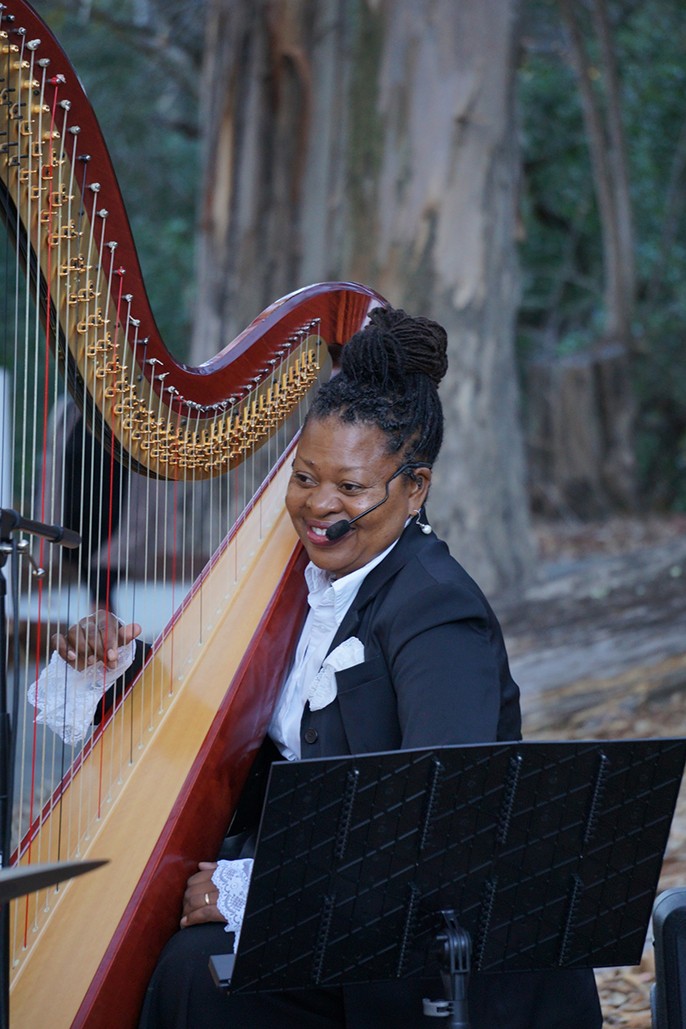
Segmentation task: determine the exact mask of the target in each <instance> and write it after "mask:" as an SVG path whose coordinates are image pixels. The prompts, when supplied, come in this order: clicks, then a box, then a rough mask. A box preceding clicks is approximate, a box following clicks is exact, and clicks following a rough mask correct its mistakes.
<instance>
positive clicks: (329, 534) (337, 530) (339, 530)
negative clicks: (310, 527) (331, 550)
mask: <svg viewBox="0 0 686 1029" xmlns="http://www.w3.org/2000/svg"><path fill="white" fill-rule="evenodd" d="M349 529H350V522H349V521H347V520H346V519H345V518H342V519H341V521H340V522H334V523H333V525H330V526H329V528H328V529H327V530H326V538H327V539H328V540H339V539H340V538H341V536H345V534H346V532H348V530H349Z"/></svg>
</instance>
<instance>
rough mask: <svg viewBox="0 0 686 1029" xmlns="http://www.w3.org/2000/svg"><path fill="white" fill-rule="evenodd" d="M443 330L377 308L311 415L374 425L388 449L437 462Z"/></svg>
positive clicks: (444, 346)
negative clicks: (385, 440) (382, 435)
mask: <svg viewBox="0 0 686 1029" xmlns="http://www.w3.org/2000/svg"><path fill="white" fill-rule="evenodd" d="M447 343H448V340H447V336H446V332H445V329H444V328H443V327H442V326H441V325H439V324H438V323H437V322H434V321H431V320H430V319H429V318H421V317H420V318H412V317H411V316H410V315H408V314H406V312H405V311H402V310H400V309H394V308H392V307H377V308H375V309H374V310H373V311H372V313H371V315H370V318H369V323H368V324H367V325H366V326H365V328H364V329H361V330H360V331H359V332H356V333H355V335H354V336H353V337H352V338H351V339H350V341H349V342H348V343H346V345H345V346H344V347H343V351H342V356H341V370H340V372H339V373H338V374H337V375H335V376H334V377H333V378H332V379H330V380H329V381H328V382H325V383H324V384H323V385H322V386H321V387H320V388H319V390H318V392H317V393H316V395H315V397H314V400H313V402H312V405H311V407H310V410H309V413H308V415H307V419H308V420H310V419H320V418H326V417H328V416H329V415H336V417H337V418H340V419H341V421H343V422H366V423H368V424H372V425H376V426H377V427H378V428H379V429H381V431H382V432H383V433H385V435H386V436H387V437H388V449H389V452H390V453H398V452H401V456H402V459H403V460H405V461H409V460H415V459H417V460H422V461H426V462H427V463H428V464H433V462H434V461H435V460H436V457H437V456H438V452H439V450H440V448H441V443H442V441H443V409H442V407H441V401H440V400H439V397H438V385H439V383H440V381H441V379H442V378H443V376H444V375H445V372H446V369H447V367H448V359H447V357H446V350H447Z"/></svg>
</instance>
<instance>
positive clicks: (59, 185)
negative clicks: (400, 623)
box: [0, 0, 383, 1029]
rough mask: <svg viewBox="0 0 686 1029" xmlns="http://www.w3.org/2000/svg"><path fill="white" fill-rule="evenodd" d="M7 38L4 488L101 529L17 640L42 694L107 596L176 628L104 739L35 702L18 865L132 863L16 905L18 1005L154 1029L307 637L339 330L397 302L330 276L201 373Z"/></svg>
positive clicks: (17, 19)
mask: <svg viewBox="0 0 686 1029" xmlns="http://www.w3.org/2000/svg"><path fill="white" fill-rule="evenodd" d="M0 50H1V66H0V90H1V92H0V97H1V98H2V105H1V118H2V124H1V125H0V165H1V168H2V171H1V174H0V194H1V196H2V210H3V214H4V221H5V224H6V226H7V229H8V233H7V238H8V241H9V242H8V243H7V245H6V246H5V253H6V254H9V255H10V258H11V261H10V262H7V263H8V264H11V268H12V270H11V271H9V272H8V271H6V272H5V281H6V282H7V281H9V282H10V288H8V290H7V293H8V295H9V297H10V299H11V301H12V306H13V308H14V310H15V312H16V320H15V323H14V328H12V329H11V330H10V329H6V330H5V344H3V345H4V347H5V350H4V355H0V359H1V360H2V363H3V364H4V365H5V370H4V372H3V379H2V383H1V389H0V395H1V396H2V398H3V412H4V422H3V424H5V425H6V426H8V428H6V429H3V432H2V440H1V443H2V447H3V462H4V465H3V467H4V472H3V480H2V483H0V485H2V489H3V493H2V503H3V505H4V506H13V507H15V508H17V509H19V510H20V511H21V512H22V514H24V515H25V516H26V517H33V518H35V519H38V520H40V521H44V522H50V523H57V524H63V523H64V521H65V511H66V510H67V509H69V510H70V511H71V513H72V524H71V527H72V528H74V529H75V530H77V531H79V532H80V533H81V535H82V536H83V538H84V540H87V541H88V550H87V552H86V553H83V552H82V553H81V554H80V556H79V557H78V560H77V561H76V562H74V561H72V562H71V563H69V564H67V563H66V561H65V560H64V559H63V555H61V554H54V553H50V554H48V553H47V552H46V551H45V550H42V551H41V552H38V551H36V556H37V558H38V559H39V560H40V562H41V563H42V564H43V565H45V567H46V568H47V576H46V578H45V579H44V580H43V581H42V583H39V584H36V583H35V582H34V581H33V580H29V579H28V578H26V581H24V580H22V583H21V585H20V589H19V591H18V592H19V593H20V594H21V596H20V597H19V598H17V599H18V602H19V611H20V613H19V616H18V618H15V619H13V621H12V624H11V627H10V628H11V640H12V644H13V645H12V647H11V653H12V654H13V655H15V658H14V663H15V664H16V663H20V664H21V666H22V674H23V675H25V677H26V681H27V682H28V683H30V682H32V681H33V680H34V679H35V678H36V673H37V671H38V670H39V668H40V667H42V666H44V665H45V663H46V661H47V660H48V658H49V655H50V650H51V647H50V643H49V640H50V637H51V636H52V635H53V634H54V633H55V632H57V631H60V630H61V629H63V628H64V627H65V625H67V624H71V623H73V622H74V621H75V620H76V619H77V618H78V617H79V616H80V615H81V614H83V613H84V609H85V611H87V610H88V609H89V608H92V607H94V606H96V605H97V606H101V607H102V606H105V605H113V606H114V608H115V609H116V611H117V613H118V614H120V615H121V616H122V617H123V618H124V619H125V620H127V621H128V620H130V619H135V620H137V621H140V622H141V623H143V624H144V626H146V625H147V623H148V622H149V621H150V620H154V619H153V615H154V616H157V618H158V621H159V620H160V619H161V621H162V627H161V630H160V631H159V633H158V634H157V635H156V636H155V638H154V639H152V640H151V642H152V652H151V656H150V658H149V660H148V661H147V663H146V665H145V667H144V668H143V671H142V673H141V674H140V676H139V678H138V679H137V680H136V682H135V683H134V684H133V686H132V687H131V688H130V690H129V691H128V693H127V695H126V696H124V697H123V698H119V700H118V701H117V703H116V704H115V705H114V707H113V708H111V709H110V710H109V711H108V712H107V713H105V715H104V717H103V719H102V721H101V722H100V724H98V725H97V727H96V728H95V729H94V730H93V731H91V732H89V734H88V735H87V737H86V739H85V740H83V739H81V740H78V739H76V740H72V741H71V742H64V741H63V739H61V738H60V736H59V735H58V734H57V733H55V732H53V731H52V730H51V729H48V728H46V727H45V726H44V725H43V724H42V723H41V722H40V721H39V720H37V719H36V717H35V715H36V713H35V710H34V708H32V707H31V706H30V705H28V704H27V703H26V701H25V699H24V694H23V693H22V694H21V696H20V704H19V710H18V712H17V718H16V724H17V737H18V739H17V760H16V766H17V776H16V788H15V816H14V822H13V846H14V849H15V852H14V858H13V860H14V861H15V862H16V863H21V864H30V863H34V862H35V863H43V862H46V861H60V860H72V859H90V858H105V859H107V860H108V861H109V864H108V865H107V866H106V867H105V868H101V869H99V870H98V871H97V872H95V873H91V874H89V875H85V876H82V877H80V878H78V879H75V880H72V881H71V882H69V883H65V884H62V885H61V886H60V887H59V888H57V889H50V890H43V891H41V892H40V893H36V894H33V895H31V896H30V897H29V898H24V899H22V900H20V901H16V902H14V904H13V910H12V916H11V929H10V936H11V940H10V944H11V955H10V964H11V968H10V976H11V1004H10V1010H11V1019H12V1025H13V1026H16V1027H17V1029H32V1027H34V1026H39V1025H45V1024H50V1025H52V1026H55V1027H58V1029H59V1027H63V1026H64V1027H66V1026H70V1025H77V1026H97V1027H98V1029H102V1027H104V1026H110V1025H111V1026H117V1027H125V1026H133V1025H135V1024H136V1021H137V1018H138V1013H139V1008H140V1004H141V998H142V996H143V993H144V990H145V986H146V983H147V980H148V978H149V976H150V973H151V971H152V968H153V967H154V964H155V961H156V958H157V955H158V954H159V951H160V950H161V948H162V946H163V945H164V943H165V941H166V939H168V937H169V936H170V935H171V933H172V932H174V930H175V929H176V927H177V925H178V918H179V904H180V898H181V896H182V892H183V885H184V883H185V880H186V877H187V875H188V874H189V872H190V871H192V870H193V869H194V867H195V864H196V862H197V861H198V860H202V859H205V858H208V857H212V856H214V854H215V853H216V851H217V848H218V845H219V843H220V841H221V838H222V835H223V833H224V832H225V831H226V828H227V825H228V822H229V820H230V816H231V811H232V807H233V805H234V803H235V801H236V799H237V795H238V793H239V791H240V789H241V786H242V784H243V781H244V779H245V776H246V774H247V771H248V769H249V766H250V763H251V761H252V758H253V756H254V754H255V752H256V750H257V748H258V747H259V744H260V741H261V739H262V737H263V735H264V732H265V728H266V725H267V724H268V720H269V717H270V713H271V709H272V705H273V702H274V699H275V694H276V692H277V690H278V687H279V685H280V683H281V681H282V678H283V675H284V671H285V663H286V662H287V660H288V656H289V654H290V652H291V649H292V645H293V643H294V641H295V640H296V639H297V635H298V632H299V630H300V626H301V622H302V617H303V611H304V607H303V605H304V590H303V586H302V575H301V571H302V563H303V562H302V557H301V555H300V554H299V553H298V550H297V547H296V541H295V536H294V534H293V532H292V530H291V528H290V525H289V523H288V521H287V518H286V516H285V514H284V510H283V494H284V491H285V482H286V479H287V475H288V466H289V463H290V461H289V458H288V453H289V447H290V446H291V443H290V441H291V440H292V437H293V435H294V433H295V432H296V431H297V426H298V417H299V412H301V411H302V410H303V409H304V407H305V406H306V404H307V398H308V394H309V393H310V391H311V390H312V389H313V388H314V386H315V385H316V382H317V381H318V379H319V378H320V377H321V376H322V375H326V374H328V371H327V361H328V351H327V347H328V345H329V344H343V343H345V341H346V340H347V339H349V338H350V336H351V335H352V334H353V333H354V332H355V331H356V330H357V329H358V328H359V327H360V326H361V325H362V324H364V322H365V319H366V318H367V315H368V312H369V310H370V309H371V308H372V307H374V306H377V305H378V304H379V303H383V300H382V299H381V298H380V297H378V296H377V295H376V294H375V293H374V292H373V291H372V290H369V289H367V288H365V287H362V286H358V285H354V284H341V283H327V284H323V285H319V286H313V287H309V288H307V289H304V290H301V291H299V292H298V293H295V294H293V295H291V296H289V297H286V298H284V299H283V300H280V301H278V302H277V303H275V304H274V305H273V306H272V307H270V308H269V309H268V310H266V311H265V312H264V313H263V314H262V315H260V317H259V318H257V319H256V320H255V322H253V323H252V325H250V326H249V327H248V328H247V329H246V330H245V331H244V332H243V333H241V335H240V336H238V337H237V338H236V339H235V340H233V341H232V342H231V343H229V344H228V346H226V348H225V349H224V350H223V351H222V352H221V353H220V354H219V355H218V356H217V357H216V358H214V359H213V360H211V361H209V362H208V363H207V364H205V365H203V366H201V367H198V368H192V367H188V366H186V365H184V364H182V363H179V362H178V361H176V360H175V359H174V358H173V357H172V355H171V354H170V353H169V352H168V351H167V349H166V347H165V346H164V344H163V342H162V340H161V339H160V336H159V333H158V331H157V329H156V326H155V322H154V319H153V316H152V313H151V311H150V308H149V305H148V301H147V299H146V293H145V288H144V286H143V282H142V277H141V273H140V269H139V265H138V260H137V257H136V252H135V248H134V244H133V241H132V237H131V233H130V230H129V226H128V221H127V218H126V214H125V211H124V207H123V204H122V200H121V197H120V194H119V189H118V187H117V184H116V180H115V177H114V173H113V170H112V167H111V162H110V160H109V157H108V155H107V151H106V149H105V146H104V142H103V139H102V136H101V133H100V131H99V129H98V125H97V122H96V120H95V117H94V115H93V112H92V109H91V107H90V105H89V103H88V101H87V99H86V97H85V95H84V93H83V90H82V88H81V87H80V85H79V82H78V79H77V77H76V75H75V74H74V73H73V71H72V70H71V68H70V66H69V63H68V61H67V59H66V58H65V55H64V53H63V51H62V50H61V48H60V46H59V44H58V43H57V42H56V40H55V39H54V37H53V36H52V35H51V33H50V32H49V30H48V29H47V28H46V26H45V25H44V24H43V23H42V22H41V20H40V19H39V18H38V17H37V15H36V14H35V12H34V11H33V10H32V9H31V8H30V7H29V6H28V5H27V4H26V3H23V2H21V0H7V4H6V6H4V7H3V8H2V9H0ZM18 269H21V270H22V275H21V276H20V275H19V272H18ZM24 272H25V273H26V274H25V276H24ZM15 276H16V278H15ZM5 306H8V304H7V303H6V304H5ZM8 348H9V351H10V356H9V359H8V357H7V351H8ZM67 391H68V392H67ZM77 473H78V474H77ZM75 481H76V486H77V487H78V493H77V498H76V503H75V502H74V493H75ZM68 500H69V503H68V502H67V501H68ZM74 511H76V513H77V516H78V517H77V521H76V523H74V517H76V516H75V515H74ZM84 548H85V544H84V546H83V547H82V551H83V550H84ZM55 549H56V548H55ZM199 561H200V563H201V565H202V567H198V562H199ZM167 611H168V614H167V613H165V612H167ZM17 654H19V658H18V659H17V658H16V655H17Z"/></svg>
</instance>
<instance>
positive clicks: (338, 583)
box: [267, 540, 398, 761]
mask: <svg viewBox="0 0 686 1029" xmlns="http://www.w3.org/2000/svg"><path fill="white" fill-rule="evenodd" d="M397 542H398V541H397V540H395V542H393V543H391V545H390V547H387V548H386V550H384V551H383V552H382V553H381V554H377V555H376V557H373V558H372V560H371V561H368V562H367V564H366V565H364V566H363V567H362V568H357V569H356V570H355V571H354V572H349V573H348V575H344V576H343V577H342V578H340V579H333V578H332V577H331V573H330V572H325V571H323V570H322V569H321V568H317V566H316V565H314V564H312V562H311V561H310V563H309V564H308V566H307V568H306V569H305V581H306V582H307V588H308V590H309V593H308V596H307V603H308V604H309V605H310V610H309V613H308V615H307V619H306V621H305V624H304V626H303V630H302V632H301V633H300V639H299V640H298V646H297V648H296V651H295V660H294V661H293V665H292V667H291V670H290V672H289V674H288V676H287V677H286V681H285V683H284V685H283V687H282V689H281V694H280V695H279V699H278V700H277V702H276V707H275V708H274V713H273V715H272V720H271V722H270V723H269V729H268V730H267V731H268V733H269V735H270V736H271V738H272V740H273V741H274V743H275V744H276V746H277V747H278V748H279V750H280V751H281V753H282V754H283V756H284V757H285V758H288V760H289V761H297V760H299V758H300V723H301V721H302V716H303V711H304V710H305V704H306V702H307V701H306V697H307V692H308V687H309V686H310V684H311V683H312V681H313V680H314V678H315V676H316V675H317V672H318V671H319V669H320V668H321V666H322V662H323V661H324V658H325V657H326V655H327V653H328V650H329V647H330V646H331V641H332V640H333V638H334V636H335V635H336V632H337V630H338V627H339V626H340V624H341V622H342V621H343V618H344V617H345V615H346V613H347V611H348V608H349V607H350V605H351V604H352V602H353V600H354V599H355V597H356V596H357V593H358V590H359V588H360V586H361V585H362V583H363V582H364V580H365V579H366V577H367V575H369V573H370V572H371V570H372V568H376V566H377V565H378V564H380V563H381V562H382V561H383V559H384V558H385V557H386V556H387V554H390V552H391V550H393V547H394V546H395V544H396V543H397Z"/></svg>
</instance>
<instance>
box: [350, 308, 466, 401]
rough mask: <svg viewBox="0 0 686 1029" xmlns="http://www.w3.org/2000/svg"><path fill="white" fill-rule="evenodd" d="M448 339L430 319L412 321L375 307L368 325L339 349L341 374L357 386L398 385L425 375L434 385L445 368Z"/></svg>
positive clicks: (393, 310) (397, 312)
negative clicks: (340, 351) (340, 353)
mask: <svg viewBox="0 0 686 1029" xmlns="http://www.w3.org/2000/svg"><path fill="white" fill-rule="evenodd" d="M447 349H448V337H447V335H446V331H445V329H444V328H443V326H442V325H439V324H438V322H434V321H431V319H430V318H422V317H419V318H412V317H411V316H410V315H409V314H407V313H406V312H405V311H402V310H400V309H399V308H393V307H377V308H375V309H374V310H373V311H372V312H371V314H370V316H369V324H368V325H367V326H365V328H364V329H362V330H361V331H360V332H357V333H356V334H355V335H354V336H353V337H352V339H351V340H350V341H349V342H348V343H347V344H346V346H344V347H343V354H342V357H341V371H342V373H343V374H344V375H345V376H346V377H347V378H348V379H350V380H352V381H355V382H357V383H358V384H359V385H360V386H364V385H370V386H374V387H375V388H377V389H378V388H381V389H385V388H388V387H391V388H392V387H395V388H396V389H397V388H398V387H399V386H402V382H403V380H407V379H408V378H410V377H412V376H416V375H426V376H428V378H429V379H430V380H431V382H432V383H433V385H434V386H436V387H437V386H438V385H439V383H440V381H441V379H442V378H443V376H444V375H445V373H446V369H447V367H448V358H447Z"/></svg>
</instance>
